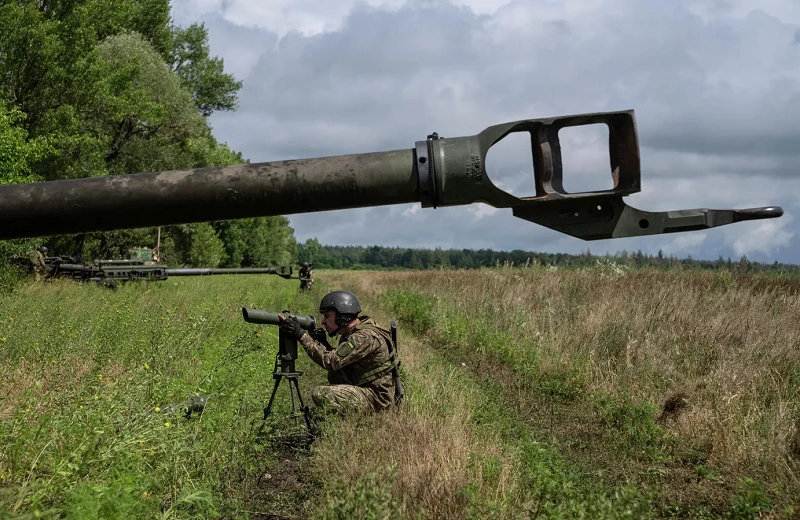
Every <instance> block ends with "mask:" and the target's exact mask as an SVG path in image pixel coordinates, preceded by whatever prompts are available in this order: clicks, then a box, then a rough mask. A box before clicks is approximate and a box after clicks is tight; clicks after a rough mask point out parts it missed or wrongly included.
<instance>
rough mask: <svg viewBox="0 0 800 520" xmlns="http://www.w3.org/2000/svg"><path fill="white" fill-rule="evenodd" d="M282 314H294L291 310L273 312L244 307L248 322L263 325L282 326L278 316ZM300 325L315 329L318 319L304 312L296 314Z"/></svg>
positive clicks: (244, 315)
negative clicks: (303, 313) (305, 314)
mask: <svg viewBox="0 0 800 520" xmlns="http://www.w3.org/2000/svg"><path fill="white" fill-rule="evenodd" d="M281 314H283V316H284V317H285V318H288V317H289V316H292V313H290V312H289V311H283V312H272V311H265V310H262V309H252V308H250V307H242V317H243V318H244V321H246V322H247V323H259V324H261V325H277V326H279V327H280V325H281V319H280V318H279V317H278V316H280V315H281ZM294 317H295V318H297V321H298V322H299V323H300V326H301V327H302V328H303V329H305V330H314V329H315V328H317V320H316V318H314V316H304V315H302V314H294Z"/></svg>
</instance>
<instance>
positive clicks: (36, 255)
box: [28, 249, 47, 280]
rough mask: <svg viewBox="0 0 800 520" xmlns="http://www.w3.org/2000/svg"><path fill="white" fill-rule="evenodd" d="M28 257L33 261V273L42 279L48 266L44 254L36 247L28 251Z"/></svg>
mask: <svg viewBox="0 0 800 520" xmlns="http://www.w3.org/2000/svg"><path fill="white" fill-rule="evenodd" d="M28 259H29V260H30V262H31V267H33V273H34V275H36V279H37V280H40V279H41V278H42V276H43V275H44V274H45V273H46V272H47V266H46V265H45V263H44V255H43V254H42V252H41V251H39V250H38V249H34V250H32V251H31V252H29V253H28Z"/></svg>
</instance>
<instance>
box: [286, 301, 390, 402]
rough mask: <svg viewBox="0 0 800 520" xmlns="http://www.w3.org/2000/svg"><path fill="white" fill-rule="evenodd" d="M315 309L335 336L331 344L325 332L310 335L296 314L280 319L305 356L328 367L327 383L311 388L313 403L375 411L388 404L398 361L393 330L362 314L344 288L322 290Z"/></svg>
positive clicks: (358, 305) (359, 307)
mask: <svg viewBox="0 0 800 520" xmlns="http://www.w3.org/2000/svg"><path fill="white" fill-rule="evenodd" d="M319 312H320V313H321V314H322V326H323V327H324V329H325V331H326V332H327V333H328V334H329V335H330V336H337V335H338V336H339V345H338V347H337V348H335V349H334V348H333V347H332V346H331V345H330V344H329V343H328V342H327V340H326V338H325V335H324V334H322V335H321V336H317V337H315V338H312V337H311V335H309V334H308V333H306V331H305V330H303V329H302V328H301V327H300V324H299V323H298V322H297V320H296V319H294V318H288V319H285V320H284V321H283V322H282V324H281V328H282V329H283V330H284V331H285V332H288V333H290V334H292V335H294V337H296V338H297V339H298V340H299V341H300V343H301V344H302V345H303V348H304V349H305V351H306V352H307V353H308V356H309V357H310V358H311V359H313V360H314V362H315V363H317V364H318V365H319V366H321V367H322V368H324V369H325V370H327V371H328V383H330V384H328V385H321V386H317V387H316V388H314V390H313V391H312V393H311V397H312V399H313V400H314V404H316V405H317V406H319V407H324V406H332V407H334V408H336V409H339V410H344V409H351V408H354V409H359V410H364V411H375V412H377V411H381V410H385V409H387V408H389V407H391V406H392V405H393V404H394V382H393V378H392V369H393V368H394V367H395V366H397V361H398V360H397V356H396V351H395V349H394V348H393V344H392V335H391V332H390V331H389V330H387V329H385V328H383V327H381V326H379V325H378V324H377V323H376V322H375V320H373V319H372V318H370V317H369V316H360V315H359V313H360V312H361V304H359V302H358V298H356V295H355V294H353V293H351V292H348V291H333V292H331V293H328V294H326V295H325V296H324V297H323V298H322V302H321V303H320V305H319ZM315 336H316V335H315Z"/></svg>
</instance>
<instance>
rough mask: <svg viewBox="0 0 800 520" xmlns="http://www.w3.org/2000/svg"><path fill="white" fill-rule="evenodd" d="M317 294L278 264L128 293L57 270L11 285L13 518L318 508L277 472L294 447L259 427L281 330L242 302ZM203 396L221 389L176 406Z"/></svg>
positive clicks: (1, 435) (4, 351) (0, 484)
mask: <svg viewBox="0 0 800 520" xmlns="http://www.w3.org/2000/svg"><path fill="white" fill-rule="evenodd" d="M315 298H316V295H315V296H313V297H312V296H311V295H307V294H298V291H297V286H296V284H295V283H294V282H291V283H290V282H288V281H284V280H281V279H279V278H277V277H266V276H262V277H258V276H248V277H239V278H236V277H219V278H215V279H197V278H195V279H180V280H178V281H176V282H173V281H171V280H169V281H166V282H155V283H140V284H129V285H125V286H123V287H121V288H120V289H119V290H118V291H116V292H111V291H109V290H107V289H102V288H100V287H96V286H93V285H85V286H78V285H76V284H73V283H71V282H66V281H63V282H62V281H56V282H53V283H39V284H31V285H27V286H23V287H22V288H20V289H19V290H18V291H16V292H15V293H13V294H12V295H9V296H6V297H4V299H3V300H2V302H0V378H2V381H3V383H2V385H1V386H0V511H2V513H0V517H14V518H29V517H30V518H33V517H35V516H37V515H41V514H45V515H46V516H52V517H66V518H121V517H128V518H131V517H133V518H154V517H163V518H190V517H191V518H198V517H200V518H210V517H216V516H219V515H222V516H229V517H230V516H243V515H245V513H244V511H248V510H258V509H261V510H264V509H265V508H266V510H268V511H269V510H272V511H277V512H280V511H285V512H291V513H296V512H298V511H302V510H303V507H305V504H303V503H293V501H294V500H295V498H297V497H296V496H294V495H292V494H291V493H289V494H288V495H286V494H284V495H283V496H281V495H280V490H279V489H277V488H275V487H272V488H271V487H269V485H268V484H265V482H266V481H265V480H264V478H263V476H264V474H267V473H269V472H270V471H273V466H275V465H279V464H280V463H281V461H282V460H283V459H285V458H286V457H285V456H283V457H282V458H281V457H276V456H275V453H277V452H276V451H275V450H274V449H273V446H271V445H270V443H269V439H266V440H264V439H258V438H256V437H255V435H254V433H253V431H254V424H253V420H254V419H258V420H260V418H261V415H262V412H261V409H262V408H263V406H264V403H265V401H266V398H268V396H269V391H270V390H271V388H272V378H271V377H270V372H271V370H272V364H273V360H274V355H275V350H276V338H277V330H276V329H275V328H274V327H260V326H257V325H252V324H247V323H245V322H244V321H243V320H242V318H241V311H240V309H241V307H243V306H256V307H261V308H268V309H281V310H282V309H283V308H287V307H289V306H292V307H294V308H296V309H297V310H298V312H308V311H310V310H311V306H312V305H313V304H314V303H315V302H312V300H313V299H315ZM197 394H201V395H206V396H208V402H207V405H206V409H205V412H204V414H203V415H202V416H199V417H198V416H192V418H190V419H189V420H187V419H186V418H184V417H183V415H182V414H181V413H180V412H175V413H164V411H163V410H162V408H166V407H167V405H169V404H171V403H179V402H181V401H184V400H185V399H187V398H188V397H191V396H194V395H197ZM287 395H288V393H287ZM279 397H280V398H281V403H282V401H283V400H284V399H283V397H284V396H283V393H281V394H280V395H279ZM281 403H279V404H281ZM284 411H285V408H283V409H282V411H281V408H280V407H279V408H278V413H276V414H275V415H276V418H277V417H280V416H282V415H283V412H284ZM276 420H277V419H276ZM257 424H258V423H256V425H257ZM265 486H266V487H265ZM267 490H269V491H271V492H267Z"/></svg>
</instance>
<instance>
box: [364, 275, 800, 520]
mask: <svg viewBox="0 0 800 520" xmlns="http://www.w3.org/2000/svg"><path fill="white" fill-rule="evenodd" d="M349 280H350V284H351V285H352V287H353V288H354V289H355V290H358V291H361V292H360V293H359V294H364V295H365V297H368V298H373V299H374V300H373V301H380V302H382V303H383V304H384V305H386V306H387V308H388V309H389V311H390V313H391V315H393V316H395V317H400V323H401V329H403V328H405V330H409V329H411V330H413V331H415V332H416V333H417V334H419V335H420V336H419V338H420V340H421V342H422V344H423V345H425V344H427V345H425V346H427V347H428V348H433V349H434V350H436V351H437V352H439V353H440V354H442V355H445V356H447V359H449V362H450V365H451V366H458V364H462V363H463V364H464V365H465V366H466V367H467V368H470V369H471V370H472V371H473V373H474V374H477V375H478V376H479V377H480V378H483V379H485V381H486V384H484V385H483V386H482V389H483V391H484V392H494V391H495V390H496V391H497V392H498V393H499V394H502V395H503V403H504V406H507V411H508V412H510V413H511V414H512V415H514V416H515V417H518V418H521V419H523V420H525V421H526V422H527V424H528V425H529V430H530V431H532V432H534V433H535V437H536V438H537V439H539V440H552V441H553V444H552V445H553V446H555V447H557V448H558V449H559V450H560V452H561V453H562V454H564V455H566V456H567V457H568V460H569V461H571V462H574V463H575V464H577V465H578V467H580V468H582V469H581V471H582V472H583V475H584V477H583V478H584V479H588V478H592V477H591V475H594V478H595V479H596V480H600V481H605V482H607V483H609V484H612V485H613V484H614V483H617V484H618V483H624V482H631V483H637V484H638V485H639V486H640V487H639V489H640V490H643V492H650V491H656V496H657V497H658V500H660V501H661V503H660V504H659V505H658V506H657V507H656V509H654V511H656V512H657V515H664V516H669V515H672V514H675V515H678V516H683V515H689V514H691V515H701V516H702V515H705V514H707V515H710V516H716V515H722V514H728V515H732V516H737V515H739V514H740V513H741V514H743V515H744V517H747V514H744V513H742V511H745V512H747V511H750V513H753V511H755V512H759V511H766V510H769V511H772V512H773V513H774V514H778V515H779V516H780V515H783V514H790V511H792V510H793V509H792V508H797V506H798V498H797V497H798V496H800V484H799V482H798V475H799V473H798V469H799V466H798V465H799V464H800V451H799V448H800V434H798V422H799V421H800V402H798V396H799V395H800V394H799V393H798V389H799V388H800V387H799V386H798V385H800V368H799V367H800V363H799V362H800V348H798V347H800V344H799V343H798V342H799V341H800V334H798V330H800V329H798V325H797V320H798V317H800V302H799V300H798V293H799V292H800V291H798V288H800V283H798V280H795V279H787V280H780V279H775V278H774V277H766V276H758V275H732V274H730V273H708V272H705V273H701V272H677V271H672V272H665V271H655V270H635V271H633V270H627V269H622V268H619V267H617V266H614V265H605V266H599V267H597V268H591V269H579V270H552V269H545V268H528V269H513V270H512V269H492V270H480V271H456V272H454V271H425V272H390V273H371V274H369V275H366V274H360V275H358V277H350V278H349ZM420 398H421V399H424V398H422V397H420ZM428 398H430V399H433V398H434V396H433V395H431V396H429V397H428Z"/></svg>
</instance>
